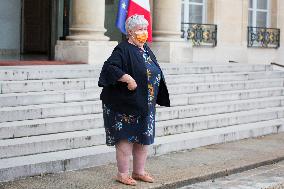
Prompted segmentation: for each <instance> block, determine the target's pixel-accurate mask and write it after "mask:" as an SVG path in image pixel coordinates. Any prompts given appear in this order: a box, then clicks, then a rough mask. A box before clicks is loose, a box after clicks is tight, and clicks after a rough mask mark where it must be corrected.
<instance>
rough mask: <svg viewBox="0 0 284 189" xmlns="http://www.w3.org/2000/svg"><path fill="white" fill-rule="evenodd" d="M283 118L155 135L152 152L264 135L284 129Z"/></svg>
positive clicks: (163, 152)
mask: <svg viewBox="0 0 284 189" xmlns="http://www.w3.org/2000/svg"><path fill="white" fill-rule="evenodd" d="M283 123H284V119H275V120H269V121H263V122H256V123H249V124H242V125H234V126H229V127H222V128H216V129H208V130H201V131H196V132H188V133H182V134H176V135H169V136H164V137H157V138H156V142H155V144H154V145H153V146H152V147H153V152H152V154H155V155H162V154H166V153H169V152H175V151H181V150H188V149H192V148H197V147H200V146H207V145H210V144H218V143H225V142H230V141H235V140H241V139H245V138H252V137H258V136H264V135H268V134H272V133H278V132H283V131H284V125H283Z"/></svg>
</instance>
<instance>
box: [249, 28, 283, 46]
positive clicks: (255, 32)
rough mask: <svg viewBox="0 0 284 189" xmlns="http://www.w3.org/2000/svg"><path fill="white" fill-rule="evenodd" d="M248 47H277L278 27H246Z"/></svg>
mask: <svg viewBox="0 0 284 189" xmlns="http://www.w3.org/2000/svg"><path fill="white" fill-rule="evenodd" d="M247 41H248V42H247V43H248V44H247V45H248V47H256V48H276V49H277V48H279V47H280V29H277V28H264V27H250V26H249V27H248V37H247Z"/></svg>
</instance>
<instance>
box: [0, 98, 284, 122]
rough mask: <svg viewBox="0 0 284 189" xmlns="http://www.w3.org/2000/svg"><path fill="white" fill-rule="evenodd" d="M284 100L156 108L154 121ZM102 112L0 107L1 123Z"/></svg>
mask: <svg viewBox="0 0 284 189" xmlns="http://www.w3.org/2000/svg"><path fill="white" fill-rule="evenodd" d="M283 102H284V97H283V96H279V97H269V98H258V99H248V100H238V101H229V102H215V103H207V104H197V105H187V106H173V107H158V108H157V120H168V119H178V118H185V117H195V116H201V115H211V114H219V113H228V112H237V111H244V110H251V109H256V108H258V109H260V108H268V107H279V106H282V105H283ZM101 112H102V105H101V101H84V102H70V103H57V104H41V105H29V106H17V107H4V108H0V123H3V122H10V121H20V120H32V119H44V118H52V117H61V116H62V117H65V116H72V115H86V114H96V113H101Z"/></svg>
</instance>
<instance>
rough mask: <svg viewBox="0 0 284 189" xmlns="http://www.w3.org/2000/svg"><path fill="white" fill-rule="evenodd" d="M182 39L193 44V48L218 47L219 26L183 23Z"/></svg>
mask: <svg viewBox="0 0 284 189" xmlns="http://www.w3.org/2000/svg"><path fill="white" fill-rule="evenodd" d="M181 31H182V36H181V37H182V38H185V39H187V40H188V41H191V42H192V45H193V46H208V47H216V46H217V25H215V24H197V23H182V24H181Z"/></svg>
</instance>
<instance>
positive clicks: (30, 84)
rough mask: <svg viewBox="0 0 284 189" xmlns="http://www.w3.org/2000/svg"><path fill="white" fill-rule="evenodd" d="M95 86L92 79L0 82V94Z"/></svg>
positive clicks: (81, 88)
mask: <svg viewBox="0 0 284 189" xmlns="http://www.w3.org/2000/svg"><path fill="white" fill-rule="evenodd" d="M97 85H98V82H97V79H94V78H79V79H50V80H28V81H2V82H0V86H1V93H2V94H6V93H23V92H40V91H56V90H57V91H62V90H83V89H89V88H94V87H97ZM97 88H98V87H97ZM1 93H0V94H1Z"/></svg>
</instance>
